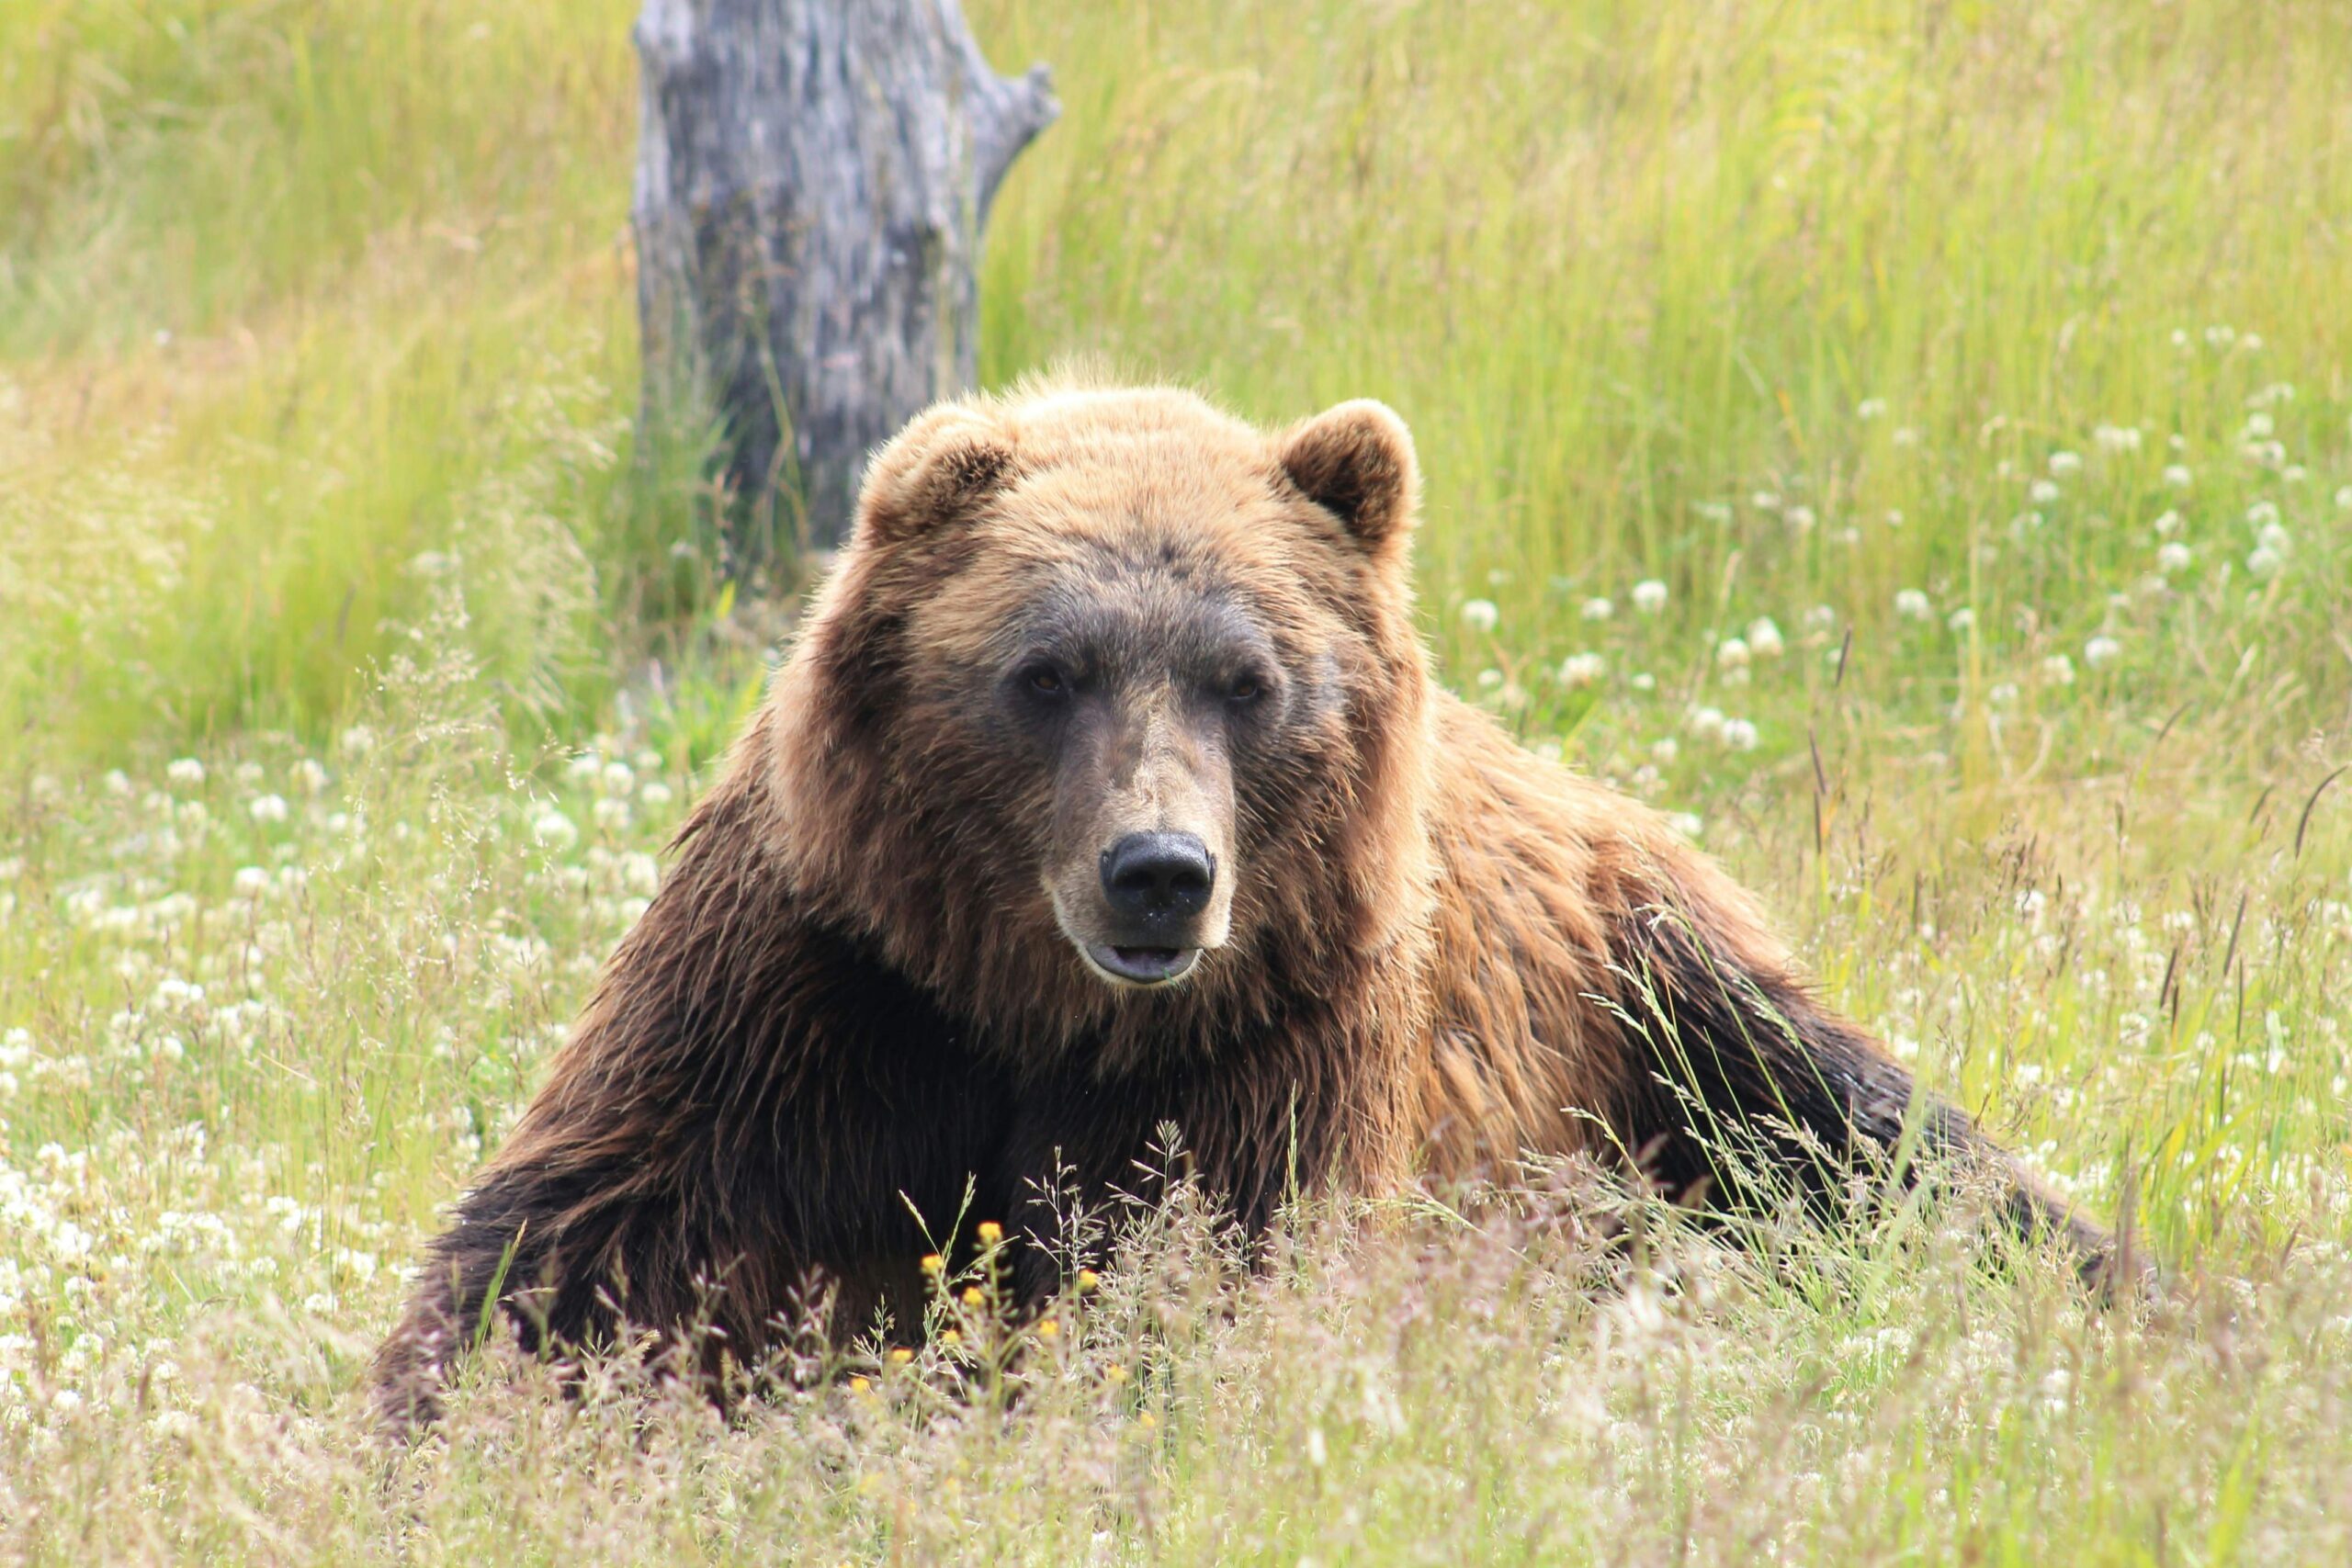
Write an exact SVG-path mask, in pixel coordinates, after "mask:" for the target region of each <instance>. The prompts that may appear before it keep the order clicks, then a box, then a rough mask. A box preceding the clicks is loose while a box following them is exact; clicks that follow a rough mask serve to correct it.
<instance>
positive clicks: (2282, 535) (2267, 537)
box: [2254, 523, 2295, 556]
mask: <svg viewBox="0 0 2352 1568" xmlns="http://www.w3.org/2000/svg"><path fill="white" fill-rule="evenodd" d="M2254 542H2255V543H2256V545H2259V546H2260V547H2262V548H2264V549H2266V550H2269V551H2272V552H2273V553H2275V554H2278V555H2282V556H2283V555H2285V554H2286V553H2287V547H2288V546H2290V545H2291V544H2293V543H2294V542H2295V539H2294V536H2293V535H2291V534H2290V533H2288V532H2287V530H2286V529H2284V528H2282V527H2280V526H2279V525H2278V524H2276V523H2273V524H2271V525H2269V526H2267V527H2266V528H2264V529H2263V530H2262V532H2261V533H2259V534H2256V536H2254Z"/></svg>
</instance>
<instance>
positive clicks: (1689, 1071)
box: [1618, 908, 2129, 1292]
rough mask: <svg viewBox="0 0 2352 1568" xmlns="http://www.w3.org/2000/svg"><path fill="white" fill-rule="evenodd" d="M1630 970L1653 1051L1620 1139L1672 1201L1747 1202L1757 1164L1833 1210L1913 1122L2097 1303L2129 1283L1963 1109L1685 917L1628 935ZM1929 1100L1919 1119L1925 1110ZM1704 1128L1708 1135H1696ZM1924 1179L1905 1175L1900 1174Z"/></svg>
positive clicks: (1668, 915) (1636, 1027)
mask: <svg viewBox="0 0 2352 1568" xmlns="http://www.w3.org/2000/svg"><path fill="white" fill-rule="evenodd" d="M1619 942H1620V945H1619V949H1618V953H1619V963H1620V965H1621V967H1622V968H1623V972H1624V974H1625V975H1626V976H1627V979H1628V982H1629V989H1630V992H1631V995H1630V996H1629V998H1627V1000H1626V1001H1625V1003H1624V1007H1625V1010H1626V1012H1627V1015H1628V1024H1627V1027H1628V1029H1629V1030H1630V1031H1631V1032H1634V1034H1636V1035H1637V1036H1638V1037H1639V1038H1640V1040H1641V1042H1642V1043H1643V1044H1644V1045H1645V1048H1646V1052H1647V1055H1648V1066H1649V1067H1650V1071H1651V1073H1652V1075H1653V1077H1652V1081H1651V1082H1650V1083H1649V1084H1648V1085H1646V1086H1645V1089H1646V1092H1637V1093H1636V1094H1634V1096H1632V1097H1631V1103H1630V1104H1629V1105H1628V1106H1627V1107H1626V1112H1625V1114H1624V1115H1623V1117H1622V1118H1621V1124H1620V1127H1619V1132H1620V1134H1621V1135H1622V1136H1623V1137H1624V1138H1625V1140H1626V1143H1627V1145H1628V1146H1629V1147H1630V1148H1632V1149H1634V1150H1635V1151H1637V1152H1639V1153H1641V1155H1642V1157H1643V1158H1644V1159H1645V1166H1646V1169H1647V1173H1648V1174H1649V1175H1650V1176H1651V1178H1652V1179H1655V1180H1657V1182H1658V1183H1659V1184H1660V1185H1661V1186H1663V1187H1664V1188H1665V1189H1666V1190H1668V1191H1669V1192H1673V1193H1677V1194H1681V1193H1685V1192H1700V1191H1707V1190H1712V1191H1713V1192H1714V1193H1716V1194H1718V1195H1720V1196H1721V1197H1723V1198H1724V1199H1725V1200H1727V1201H1734V1202H1736V1201H1739V1200H1740V1198H1741V1197H1742V1196H1743V1193H1744V1190H1745V1189H1746V1188H1747V1186H1748V1185H1749V1183H1748V1180H1747V1175H1746V1174H1745V1170H1744V1167H1745V1166H1746V1165H1747V1161H1744V1160H1742V1159H1740V1158H1726V1157H1725V1156H1726V1154H1727V1153H1730V1152H1732V1151H1743V1152H1752V1154H1753V1155H1754V1156H1755V1159H1754V1161H1753V1163H1754V1165H1755V1166H1756V1167H1758V1168H1767V1169H1777V1170H1781V1171H1786V1172H1789V1173H1791V1174H1792V1175H1793V1176H1795V1177H1796V1178H1797V1179H1798V1181H1799V1182H1800V1184H1801V1185H1802V1186H1803V1187H1804V1189H1805V1190H1807V1191H1808V1193H1809V1194H1810V1195H1812V1196H1814V1197H1815V1198H1816V1199H1827V1198H1828V1197H1830V1196H1831V1195H1832V1194H1834V1193H1835V1191H1836V1190H1838V1187H1839V1186H1841V1185H1842V1184H1843V1182H1844V1181H1845V1180H1846V1179H1848V1178H1849V1176H1850V1175H1851V1173H1852V1171H1853V1169H1854V1168H1855V1166H1856V1164H1857V1163H1858V1162H1860V1161H1864V1160H1870V1159H1882V1160H1883V1159H1887V1158H1891V1157H1893V1156H1895V1155H1896V1153H1897V1152H1898V1149H1899V1147H1900V1145H1901V1144H1902V1141H1903V1138H1904V1136H1905V1132H1906V1130H1907V1129H1909V1128H1910V1127H1912V1126H1913V1124H1914V1119H1915V1114H1916V1125H1917V1147H1918V1150H1919V1152H1920V1153H1922V1154H1924V1155H1927V1156H1931V1157H1939V1158H1952V1157H1957V1158H1958V1159H1959V1160H1960V1161H1961V1162H1962V1163H1963V1164H1965V1165H1974V1166H1977V1167H1979V1168H1986V1169H1988V1170H1990V1171H1991V1172H1992V1173H1993V1174H1994V1175H1995V1176H1996V1179H1998V1180H1999V1181H2000V1183H2001V1184H2002V1186H2003V1187H2004V1189H2005V1190H2006V1192H2005V1198H2004V1201H2003V1207H2004V1211H2005V1213H2004V1218H2005V1219H2006V1220H2007V1224H2008V1225H2009V1227H2010V1229H2011V1230H2012V1231H2014V1232H2015V1233H2016V1234H2017V1235H2019V1236H2021V1237H2022V1238H2024V1239H2026V1240H2028V1241H2038V1240H2041V1238H2043V1237H2047V1236H2055V1237H2057V1238H2058V1239H2059V1240H2060V1241H2061V1243H2062V1244H2063V1246H2064V1248H2065V1250H2066V1251H2067V1253H2068V1254H2069V1255H2070V1256H2071V1257H2072V1258H2073V1259H2074V1261H2075V1267H2076V1269H2077V1270H2078V1272H2079V1273H2080V1275H2081V1276H2082V1278H2083V1280H2085V1281H2086V1283H2088V1284H2090V1285H2092V1286H2093V1287H2094V1288H2095V1289H2098V1290H2100V1291H2102V1292H2105V1291H2108V1290H2109V1289H2111V1288H2112V1286H2113V1283H2114V1281H2115V1280H2116V1279H2117V1278H2118V1277H2119V1275H2120V1273H2121V1272H2122V1271H2124V1270H2126V1269H2128V1268H2129V1263H2128V1259H2126V1258H2123V1257H2122V1256H2121V1255H2120V1254H2119V1251H2118V1249H2117V1247H2116V1246H2115V1244H2114V1242H2113V1241H2112V1239H2111V1238H2110V1237H2109V1235H2107V1233H2106V1232H2105V1231H2103V1230H2101V1229H2100V1228H2099V1227H2098V1226H2097V1225H2095V1224H2091V1223H2090V1222H2089V1221H2087V1220H2086V1219H2084V1218H2082V1217H2081V1216H2080V1215H2079V1214H2077V1213H2075V1212H2074V1210H2073V1209H2072V1208H2071V1207H2070V1206H2069V1205H2068V1204H2067V1203H2066V1202H2065V1201H2064V1200H2063V1199H2061V1198H2059V1197H2058V1196H2057V1195H2055V1194H2054V1193H2052V1191H2050V1190H2049V1189H2048V1188H2046V1187H2045V1186H2043V1185H2042V1184H2041V1183H2040V1182H2039V1181H2037V1180H2035V1179H2033V1177H2032V1176H2030V1174H2029V1173H2028V1172H2026V1171H2025V1170H2024V1169H2023V1168H2020V1167H2019V1166H2018V1163H2017V1162H2016V1161H2015V1160H2014V1159H2012V1158H2011V1157H2010V1156H2008V1155H2007V1154H2006V1153H2004V1152H2003V1151H2002V1150H2001V1149H2000V1148H1998V1147H1997V1146H1996V1145H1994V1144H1992V1143H1991V1142H1990V1141H1989V1140H1987V1139H1986V1138H1985V1136H1984V1135H1983V1134H1981V1133H1979V1132H1978V1131H1977V1130H1976V1128H1975V1126H1974V1124H1973V1122H1970V1120H1969V1119H1968V1117H1967V1116H1966V1115H1964V1114H1963V1113H1962V1111H1959V1110H1958V1109H1957V1108H1956V1107H1954V1106H1952V1105H1951V1104H1949V1103H1947V1102H1946V1101H1944V1100H1941V1099H1939V1098H1937V1097H1935V1096H1933V1095H1925V1091H1923V1090H1920V1089H1918V1087H1917V1083H1916V1081H1915V1080H1914V1079H1913V1077H1912V1076H1911V1074H1910V1072H1909V1071H1908V1070H1906V1069H1905V1067H1904V1066H1902V1065H1901V1064H1900V1063H1898V1062H1896V1061H1895V1060H1894V1058H1893V1057H1892V1056H1890V1055H1887V1053H1886V1051H1885V1049H1884V1047H1883V1046H1882V1045H1880V1044H1879V1043H1878V1042H1877V1041H1876V1040H1874V1039H1872V1038H1871V1036H1870V1035H1869V1034H1867V1033H1865V1032H1863V1031H1861V1030H1860V1029H1859V1028H1857V1027H1855V1026H1854V1025H1853V1024H1852V1023H1849V1022H1848V1021H1846V1020H1845V1019H1842V1018H1840V1017H1838V1015H1837V1014H1836V1013H1834V1012H1832V1011H1830V1010H1828V1009H1826V1008H1825V1007H1823V1006H1822V1005H1821V1003H1820V1002H1819V1001H1817V1000H1815V998H1814V997H1813V996H1812V995H1811V994H1810V993H1809V992H1808V991H1807V990H1806V988H1805V987H1804V986H1803V985H1802V984H1801V983H1799V982H1798V981H1797V980H1796V979H1794V978H1793V977H1792V976H1787V975H1784V974H1773V973H1758V972H1757V971H1756V970H1755V969H1753V968H1751V967H1750V966H1748V965H1746V964H1741V963H1739V962H1738V961H1737V960H1736V959H1735V958H1733V957H1732V956H1731V955H1730V950H1729V945H1728V944H1727V943H1724V942H1717V941H1713V940H1710V938H1709V936H1708V935H1707V933H1706V932H1705V931H1704V930H1703V928H1702V926H1700V925H1698V924H1696V923H1695V922H1694V921H1693V920H1692V919H1690V918H1688V917H1687V916H1686V915H1684V914H1683V913H1682V912H1680V911H1678V910H1673V909H1667V908H1653V909H1648V910H1645V911H1642V912H1640V913H1639V914H1637V915H1635V916H1634V917H1633V918H1632V919H1627V920H1625V921H1623V922H1622V924H1621V926H1620V928H1619ZM1922 1095H1924V1096H1925V1098H1924V1102H1923V1103H1921V1104H1919V1105H1918V1106H1917V1108H1916V1113H1915V1108H1914V1105H1913V1101H1914V1099H1915V1097H1918V1096H1922ZM1694 1123H1699V1124H1697V1125H1694ZM1899 1174H1900V1176H1901V1179H1903V1180H1904V1181H1905V1183H1906V1184H1907V1183H1909V1182H1911V1181H1913V1180H1915V1179H1917V1171H1916V1170H1914V1169H1912V1168H1910V1167H1909V1166H1908V1164H1907V1163H1906V1165H1905V1167H1904V1168H1902V1169H1901V1170H1900V1172H1899Z"/></svg>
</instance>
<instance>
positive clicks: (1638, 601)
mask: <svg viewBox="0 0 2352 1568" xmlns="http://www.w3.org/2000/svg"><path fill="white" fill-rule="evenodd" d="M2346 496H2352V485H2346V487H2345V489H2344V491H2343V494H2342V495H2339V496H2338V497H2337V498H2336V500H2337V502H2338V504H2340V505H2344V506H2352V500H2346V499H2345V497H2346ZM1633 599H1634V609H1636V610H1639V611H1640V612H1641V613H1642V614H1643V615H1657V613H1658V612H1659V611H1660V610H1663V609H1665V608H1666V584H1665V583H1663V582H1661V581H1658V580H1657V578H1655V577H1645V578H1644V579H1643V580H1642V581H1639V582H1636V583H1635V584H1634V593H1633Z"/></svg>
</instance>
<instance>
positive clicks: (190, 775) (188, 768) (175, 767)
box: [164, 757, 204, 789]
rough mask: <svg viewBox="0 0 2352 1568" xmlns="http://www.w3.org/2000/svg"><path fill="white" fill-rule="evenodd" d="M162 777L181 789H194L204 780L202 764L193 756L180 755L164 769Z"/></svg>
mask: <svg viewBox="0 0 2352 1568" xmlns="http://www.w3.org/2000/svg"><path fill="white" fill-rule="evenodd" d="M164 778H165V779H167V780H169V781H170V782H171V783H173V784H177V785H179V786H180V787H181V788H183V789H194V788H195V787H196V786H197V785H198V784H202V783H203V782H204V764H203V763H201V762H199V761H197V760H196V759H195V758H193V757H182V758H180V759H178V760H177V761H175V762H173V763H172V764H171V765H170V766H169V767H167V768H165V769H164Z"/></svg>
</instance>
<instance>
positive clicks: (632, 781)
mask: <svg viewBox="0 0 2352 1568" xmlns="http://www.w3.org/2000/svg"><path fill="white" fill-rule="evenodd" d="M597 783H599V784H602V785H603V786H604V790H605V794H606V795H627V794H628V793H629V792H630V791H631V790H634V789H635V788H637V773H636V771H635V770H634V769H632V768H631V767H630V766H629V765H628V763H627V762H607V763H605V771H604V772H603V773H600V774H598V775H597Z"/></svg>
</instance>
